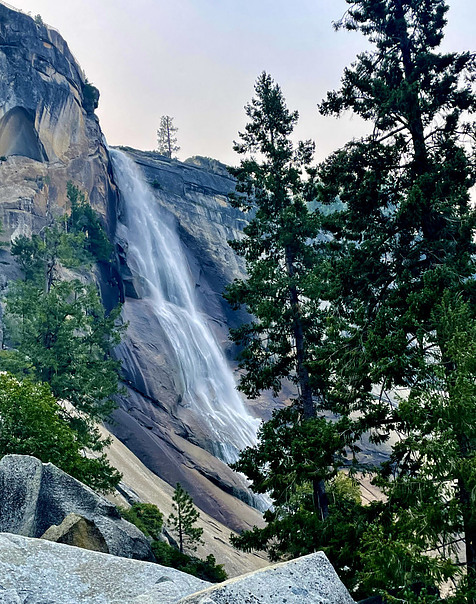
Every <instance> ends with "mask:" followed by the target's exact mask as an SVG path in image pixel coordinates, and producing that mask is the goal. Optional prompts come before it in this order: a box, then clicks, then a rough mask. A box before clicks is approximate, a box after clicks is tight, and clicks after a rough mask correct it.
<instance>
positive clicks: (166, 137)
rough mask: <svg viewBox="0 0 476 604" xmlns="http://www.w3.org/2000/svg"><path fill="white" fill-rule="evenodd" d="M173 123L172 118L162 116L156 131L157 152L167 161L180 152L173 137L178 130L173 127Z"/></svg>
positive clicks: (175, 138)
mask: <svg viewBox="0 0 476 604" xmlns="http://www.w3.org/2000/svg"><path fill="white" fill-rule="evenodd" d="M173 121H174V118H173V117H170V116H169V115H163V116H162V117H161V118H160V125H159V129H158V130H157V152H158V153H160V154H161V155H165V156H166V157H168V158H169V159H172V157H174V154H175V153H177V152H178V151H180V147H179V146H178V145H177V137H176V136H175V133H176V132H177V131H178V128H177V127H176V126H174V124H173Z"/></svg>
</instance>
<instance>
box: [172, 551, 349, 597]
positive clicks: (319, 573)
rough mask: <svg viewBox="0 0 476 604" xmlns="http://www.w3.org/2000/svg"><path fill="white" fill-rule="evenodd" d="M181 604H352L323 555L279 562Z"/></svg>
mask: <svg viewBox="0 0 476 604" xmlns="http://www.w3.org/2000/svg"><path fill="white" fill-rule="evenodd" d="M180 602H181V604H242V603H243V602H247V603H249V604H255V603H256V604H281V603H283V604H284V603H285V604H303V603H304V602H305V603H306V604H354V600H353V599H352V597H351V596H350V594H349V592H348V591H347V589H346V588H345V586H344V584H343V583H342V582H341V581H340V579H339V577H338V576H337V574H336V572H335V570H334V569H333V567H332V565H331V564H330V562H329V560H328V559H327V558H326V556H325V554H324V553H323V552H316V553H315V554H309V555H308V556H303V557H302V558H297V559H295V560H291V561H290V562H282V563H281V564H275V565H273V566H269V567H268V568H264V569H262V570H258V571H255V572H253V573H248V574H247V575H243V576H241V577H236V578H235V579H230V580H229V581H225V582H224V583H220V584H219V585H216V586H213V587H209V588H208V589H205V590H204V591H201V592H199V593H196V594H192V595H190V596H187V597H186V598H184V599H183V600H181V601H180Z"/></svg>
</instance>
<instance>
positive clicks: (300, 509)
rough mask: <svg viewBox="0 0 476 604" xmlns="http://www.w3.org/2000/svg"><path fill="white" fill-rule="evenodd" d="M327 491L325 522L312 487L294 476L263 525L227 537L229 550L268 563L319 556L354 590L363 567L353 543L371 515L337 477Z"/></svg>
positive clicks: (348, 483) (353, 487)
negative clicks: (262, 556)
mask: <svg viewBox="0 0 476 604" xmlns="http://www.w3.org/2000/svg"><path fill="white" fill-rule="evenodd" d="M290 459H291V458H290ZM298 463H299V462H297V463H296V465H298ZM296 485H298V486H296ZM326 486H327V494H328V498H329V515H328V517H327V518H326V519H325V521H323V520H322V519H321V517H320V515H319V514H316V510H315V508H314V505H313V488H312V483H311V482H309V481H308V482H305V481H304V480H303V479H302V478H301V479H299V478H297V477H296V475H295V474H294V475H292V476H291V478H290V481H289V486H288V489H287V490H286V491H283V495H282V497H281V499H280V500H279V501H276V500H275V499H274V497H273V500H274V507H273V509H271V510H268V511H266V512H265V513H264V519H265V521H266V523H267V525H266V526H265V527H264V528H258V527H253V529H252V530H249V531H243V533H241V535H239V536H235V535H231V536H230V541H231V543H232V545H233V546H234V547H237V548H239V549H241V550H244V551H252V550H260V551H265V552H266V553H267V554H268V556H269V558H270V560H272V561H277V560H280V559H283V558H284V559H288V558H289V557H292V558H295V557H298V556H303V555H306V554H309V553H311V552H314V551H317V550H321V551H324V552H325V553H326V555H327V556H328V558H329V560H330V561H331V563H332V564H333V566H334V568H335V569H336V571H337V573H338V575H339V577H340V578H341V579H342V581H344V582H345V584H346V585H347V586H348V588H349V589H351V590H354V588H357V587H358V583H359V579H358V574H357V573H358V571H359V570H360V569H361V568H362V563H361V560H360V558H359V549H358V547H357V544H358V543H360V541H361V539H362V538H363V535H364V534H365V531H366V529H367V528H368V522H369V520H370V518H371V515H370V513H369V510H368V509H367V508H365V507H363V506H362V505H361V502H360V490H359V487H358V485H357V484H356V483H355V481H353V480H352V479H351V478H349V477H348V476H346V475H345V474H343V473H342V472H339V473H338V474H336V476H335V477H334V478H333V479H331V480H329V481H328V482H327V485H326ZM253 488H254V487H253ZM364 595H365V591H357V592H354V596H356V597H358V596H364Z"/></svg>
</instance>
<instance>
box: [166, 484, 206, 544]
mask: <svg viewBox="0 0 476 604" xmlns="http://www.w3.org/2000/svg"><path fill="white" fill-rule="evenodd" d="M172 501H173V504H172V507H173V509H174V512H175V513H172V514H170V516H169V518H168V522H169V524H170V526H171V527H172V530H173V531H175V533H176V534H177V537H178V540H179V549H180V553H181V554H183V550H184V546H185V545H186V546H187V547H188V549H189V550H192V551H194V550H196V549H197V545H198V544H199V543H200V542H201V539H200V538H201V536H202V534H203V529H202V528H199V527H194V526H193V525H194V524H195V523H196V522H197V520H198V519H199V518H200V514H199V512H198V510H197V509H196V508H195V506H194V505H193V499H192V497H191V496H190V495H189V494H188V493H187V491H185V489H183V488H182V486H181V485H180V484H179V483H177V486H176V487H175V491H174V496H173V498H172Z"/></svg>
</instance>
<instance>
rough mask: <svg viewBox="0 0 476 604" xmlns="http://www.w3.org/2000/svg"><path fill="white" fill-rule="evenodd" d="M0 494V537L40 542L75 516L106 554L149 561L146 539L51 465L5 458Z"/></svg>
mask: <svg viewBox="0 0 476 604" xmlns="http://www.w3.org/2000/svg"><path fill="white" fill-rule="evenodd" d="M0 494H1V496H0V532H4V533H15V534H16V535H24V536H25V537H42V536H43V534H44V533H45V531H47V530H48V529H49V528H50V527H51V526H53V525H60V524H61V523H62V522H63V520H64V519H65V518H66V517H67V516H69V515H70V514H78V515H79V516H82V517H83V518H85V519H86V520H87V521H90V522H91V523H93V524H94V525H95V527H96V529H97V530H98V531H99V532H100V533H101V535H102V537H103V539H104V541H105V544H106V546H107V553H109V554H113V555H115V556H123V557H124V558H135V559H137V560H148V561H154V560H155V557H154V555H153V554H152V551H151V549H150V544H149V542H148V540H147V538H146V537H145V536H144V534H143V533H142V532H141V531H140V530H139V529H138V528H137V527H136V526H134V525H133V524H131V523H130V522H127V521H126V520H124V519H123V518H121V516H120V514H119V512H118V511H117V508H116V506H115V505H113V504H112V503H110V502H109V501H107V500H106V499H104V497H100V496H99V495H96V493H94V491H92V490H91V489H90V488H89V487H87V486H86V485H84V484H82V483H81V482H79V480H76V479H75V478H72V477H71V476H69V475H68V474H66V473H65V472H63V471H62V470H60V469H59V468H57V467H56V466H54V465H53V464H51V463H42V462H41V461H40V460H39V459H36V457H31V456H29V455H5V456H4V457H3V458H2V459H1V460H0ZM94 549H98V548H94ZM0 576H1V575H0ZM0 594H1V592H0ZM1 601H2V600H1V597H0V602H1Z"/></svg>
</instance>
